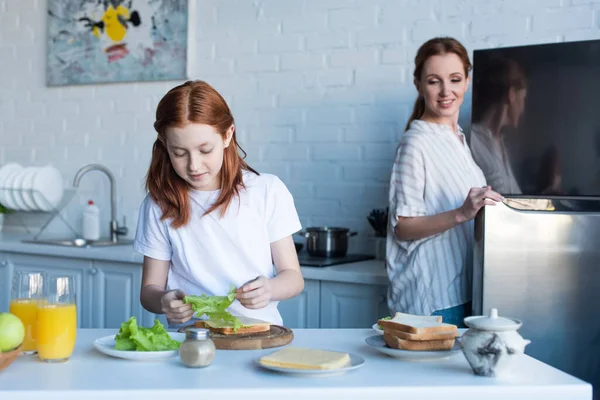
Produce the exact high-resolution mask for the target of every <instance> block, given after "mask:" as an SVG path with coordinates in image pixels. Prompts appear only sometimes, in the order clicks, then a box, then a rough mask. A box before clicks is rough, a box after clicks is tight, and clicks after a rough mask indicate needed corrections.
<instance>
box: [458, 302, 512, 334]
mask: <svg viewBox="0 0 600 400" xmlns="http://www.w3.org/2000/svg"><path fill="white" fill-rule="evenodd" d="M465 325H467V326H468V327H469V328H475V329H481V330H483V331H497V332H500V331H516V330H517V329H519V328H520V327H521V325H522V322H521V321H519V320H518V319H512V318H504V317H499V316H498V309H497V308H492V309H491V310H490V315H489V316H487V315H478V316H473V317H467V318H465Z"/></svg>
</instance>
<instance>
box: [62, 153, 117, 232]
mask: <svg viewBox="0 0 600 400" xmlns="http://www.w3.org/2000/svg"><path fill="white" fill-rule="evenodd" d="M93 170H96V171H101V172H104V173H105V174H106V176H108V180H109V181H110V241H111V242H113V243H117V242H118V241H119V235H127V227H126V226H125V221H123V226H119V223H118V222H117V189H116V185H115V176H114V175H113V173H112V172H110V170H109V169H108V168H106V167H105V166H104V165H100V164H88V165H86V166H84V167H82V168H81V169H80V170H79V171H77V173H76V174H75V178H74V179H73V187H79V181H81V177H82V176H83V175H85V174H86V173H87V172H89V171H93Z"/></svg>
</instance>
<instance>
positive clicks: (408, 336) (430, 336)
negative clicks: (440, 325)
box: [383, 327, 460, 342]
mask: <svg viewBox="0 0 600 400" xmlns="http://www.w3.org/2000/svg"><path fill="white" fill-rule="evenodd" d="M383 332H384V333H387V334H388V335H392V336H396V337H397V338H400V339H404V340H413V341H418V342H423V341H427V340H445V339H454V338H456V337H458V336H460V333H459V332H458V330H456V329H454V330H452V329H450V330H449V331H448V332H426V333H409V332H403V331H399V330H396V329H391V328H389V327H384V328H383Z"/></svg>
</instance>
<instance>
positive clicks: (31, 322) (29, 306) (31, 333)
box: [9, 299, 44, 352]
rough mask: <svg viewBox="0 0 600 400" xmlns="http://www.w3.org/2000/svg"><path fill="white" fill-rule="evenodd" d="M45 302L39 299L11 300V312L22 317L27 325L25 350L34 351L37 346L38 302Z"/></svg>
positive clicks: (24, 341)
mask: <svg viewBox="0 0 600 400" xmlns="http://www.w3.org/2000/svg"><path fill="white" fill-rule="evenodd" d="M39 302H44V300H39V299H12V300H11V301H10V310H9V311H10V313H11V314H14V315H16V316H17V317H19V318H20V319H21V322H23V325H25V339H24V340H23V350H22V351H24V352H34V351H35V350H36V347H35V338H36V334H35V331H36V329H35V325H36V322H35V321H36V314H37V308H38V303H39Z"/></svg>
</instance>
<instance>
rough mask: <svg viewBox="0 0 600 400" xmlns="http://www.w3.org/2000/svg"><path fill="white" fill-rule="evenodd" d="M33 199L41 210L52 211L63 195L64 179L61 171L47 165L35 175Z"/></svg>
mask: <svg viewBox="0 0 600 400" xmlns="http://www.w3.org/2000/svg"><path fill="white" fill-rule="evenodd" d="M32 189H33V190H34V192H33V201H34V202H35V204H36V205H37V206H38V209H39V210H42V211H51V210H52V209H53V208H54V207H56V206H58V203H60V200H61V199H62V196H63V191H64V189H63V181H62V175H61V174H60V172H59V171H58V170H57V169H56V168H54V167H52V166H50V165H47V166H45V167H42V168H40V169H38V171H37V172H36V173H35V174H34V175H33V185H32Z"/></svg>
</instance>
